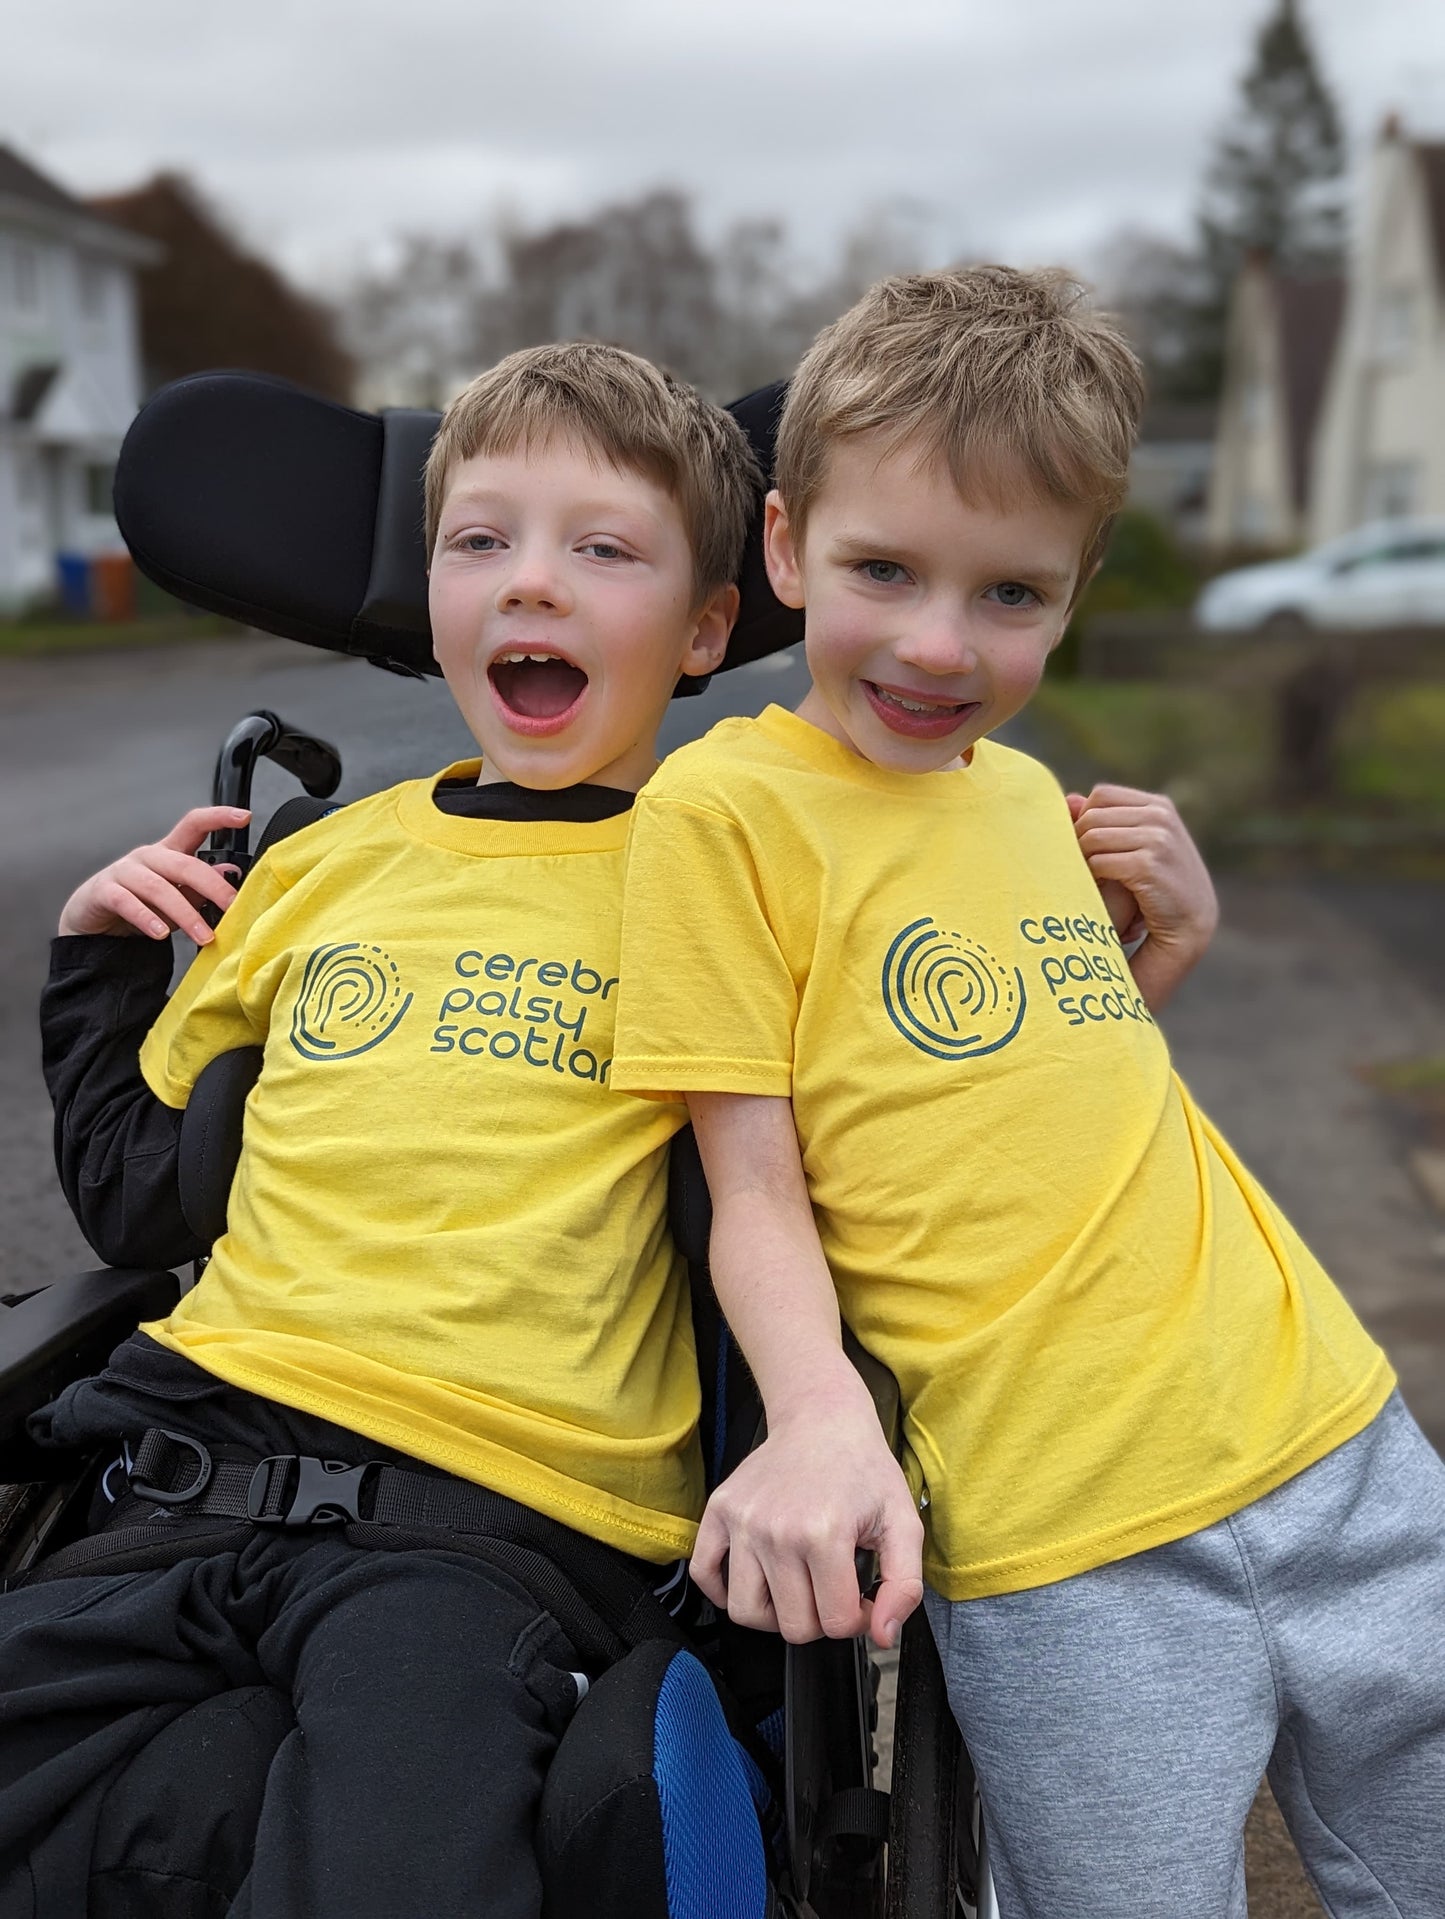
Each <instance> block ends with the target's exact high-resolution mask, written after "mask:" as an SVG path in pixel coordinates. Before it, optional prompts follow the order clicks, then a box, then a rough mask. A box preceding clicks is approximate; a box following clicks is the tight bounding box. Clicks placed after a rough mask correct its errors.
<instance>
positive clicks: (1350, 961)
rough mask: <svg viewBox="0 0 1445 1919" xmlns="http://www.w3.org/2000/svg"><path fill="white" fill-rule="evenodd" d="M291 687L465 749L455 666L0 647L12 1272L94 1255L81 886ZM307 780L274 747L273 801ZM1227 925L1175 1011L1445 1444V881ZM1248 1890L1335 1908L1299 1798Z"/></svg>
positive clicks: (1350, 891) (1312, 1239) (201, 648)
mask: <svg viewBox="0 0 1445 1919" xmlns="http://www.w3.org/2000/svg"><path fill="white" fill-rule="evenodd" d="M803 685H804V680H803V672H802V668H801V664H800V663H799V662H798V661H797V660H795V659H793V658H792V657H791V656H783V657H782V658H781V659H779V660H774V661H764V662H760V663H759V664H758V665H756V666H753V667H745V668H742V669H739V671H737V672H736V673H733V674H728V675H724V676H723V677H722V678H720V679H719V680H717V681H716V682H715V683H714V686H713V688H712V689H711V691H710V692H709V693H708V694H706V695H705V696H703V697H702V698H700V699H689V700H681V701H678V702H675V704H674V707H673V709H672V711H671V713H670V714H669V717H668V721H667V725H666V728H665V730H664V735H663V744H664V746H665V747H669V748H670V747H671V746H674V745H676V744H678V743H680V741H681V740H682V739H685V738H687V737H690V736H691V735H692V734H694V733H696V732H699V731H702V730H704V729H705V728H706V727H708V726H710V725H712V724H713V722H714V721H715V720H717V719H718V718H720V717H722V715H723V714H724V713H727V712H752V711H757V710H758V709H759V708H760V707H761V706H762V705H764V704H765V703H766V702H767V701H769V700H777V701H779V702H780V703H782V704H784V705H790V704H793V703H795V702H796V701H797V699H798V698H799V697H800V695H801V692H802V689H803ZM258 706H266V707H272V708H274V709H276V710H277V711H279V712H280V713H281V714H282V716H283V717H284V718H286V719H288V720H290V721H292V722H294V723H295V724H297V725H300V726H304V727H306V728H307V729H308V730H311V731H314V732H318V733H320V734H322V735H324V736H325V737H327V738H330V739H332V740H334V741H335V742H336V743H337V744H338V745H339V746H340V747H341V749H342V753H343V757H344V761H345V766H346V776H345V781H344V784H343V787H342V795H343V797H347V796H354V795H357V794H360V793H364V792H369V791H373V790H375V789H376V788H377V787H379V786H382V785H386V784H389V783H390V782H392V781H394V780H397V779H400V778H404V777H407V776H409V775H413V774H416V773H419V772H422V771H426V770H429V769H431V768H435V767H439V766H441V765H442V764H444V763H445V762H446V761H447V760H449V759H451V758H460V757H462V756H463V755H465V754H466V753H467V751H468V750H469V747H470V740H469V738H468V736H467V734H466V731H465V729H464V728H463V726H462V724H461V722H460V720H459V719H458V717H457V715H456V714H455V712H454V710H453V709H452V708H451V706H450V703H449V701H448V699H447V696H446V693H445V690H444V689H443V688H442V687H441V686H440V684H439V683H436V682H417V681H408V680H402V679H398V678H396V677H394V676H392V675H389V674H385V673H381V672H378V671H376V670H375V669H373V668H370V667H368V666H365V665H363V664H360V663H357V662H354V661H348V660H343V659H340V658H337V657H335V656H331V655H328V654H324V653H319V652H314V651H311V650H310V649H307V648H304V647H300V646H296V645H292V644H290V643H288V642H284V641H276V640H268V639H263V638H259V637H252V638H248V639H237V640H222V641H205V642H197V643H195V644H191V645H186V646H173V647H168V648H165V649H156V650H154V651H150V652H143V653H129V654H120V653H96V654H90V655H76V656H71V657H68V658H64V659H46V658H41V659H34V658H31V659H0V820H3V822H4V833H3V839H0V899H3V901H4V909H5V910H4V912H3V914H0V979H3V980H4V981H6V982H8V985H7V987H6V990H5V992H4V993H3V995H0V1294H3V1293H7V1292H13V1291H18V1290H25V1289H28V1288H30V1287H33V1286H34V1285H35V1284H37V1283H39V1282H41V1281H43V1280H46V1279H50V1278H53V1277H55V1276H57V1275H58V1274H61V1273H64V1272H67V1271H71V1270H75V1269H77V1268H80V1267H84V1266H88V1265H90V1264H93V1260H92V1258H91V1255H90V1254H89V1251H88V1249H87V1248H86V1246H85V1244H84V1242H83V1241H82V1240H81V1239H80V1236H79V1234H78V1233H77V1231H76V1229H75V1227H74V1225H73V1223H72V1222H71V1220H70V1216H69V1214H68V1212H67V1210H66V1208H65V1205H64V1202H63V1200H62V1199H61V1197H60V1193H59V1190H58V1188H57V1186H56V1183H55V1179H54V1172H53V1166H52V1162H51V1156H50V1137H49V1129H50V1113H49V1105H48V1101H47V1099H46V1097H45V1092H44V1087H43V1085H42V1083H41V1080H40V1074H39V1063H38V1053H39V1048H38V1041H37V1038H36V1029H35V1011H34V1009H35V1003H36V997H37V994H38V992H39V989H40V985H41V981H42V979H43V978H44V973H45V965H46V941H47V938H48V936H49V934H50V933H51V932H52V931H53V928H54V925H55V920H56V916H57V915H58V913H59V910H60V907H61V905H62V903H63V901H64V900H65V898H66V896H67V895H68V893H69V892H70V891H71V889H72V888H73V887H74V886H75V885H76V884H77V883H78V881H79V880H81V879H82V878H84V876H85V875H86V874H87V873H89V872H91V871H93V870H94V869H95V868H96V867H97V866H99V865H101V864H103V863H104V862H105V861H106V860H108V859H111V858H113V857H115V855H116V854H118V853H120V852H122V851H124V850H125V848H127V847H128V846H131V845H133V844H136V843H137V842H139V841H142V840H147V839H153V838H155V837H157V836H158V835H159V834H161V833H162V832H164V831H165V830H166V829H167V827H169V826H170V825H171V824H172V823H173V821H174V820H175V819H176V818H177V817H178V816H179V814H180V813H181V812H182V811H184V810H185V808H186V807H188V806H191V805H196V804H199V803H201V802H203V801H204V800H205V799H206V798H207V796H208V793H209V785H210V773H211V767H212V764H213V761H214V758H215V754H216V750H217V748H218V746H219V744H220V741H221V739H222V737H223V735H224V734H225V732H226V730H227V728H228V727H229V726H230V725H231V724H232V722H233V721H234V720H236V719H237V718H239V717H240V716H241V715H242V714H243V713H245V712H248V711H250V710H252V709H253V708H255V707H258ZM292 791H294V788H293V787H292V786H291V785H290V783H289V782H288V781H287V780H286V778H285V776H284V775H281V774H279V773H277V772H275V770H274V769H273V768H271V767H269V766H263V768H262V770H261V774H260V777H259V778H258V782H257V789H256V803H257V811H258V814H260V815H262V816H264V815H265V814H266V813H267V812H269V811H270V809H271V808H272V807H273V806H274V805H275V804H276V803H277V802H278V801H279V800H280V799H282V798H284V797H288V796H289V794H290V792H292ZM1220 892H1221V899H1222V903H1223V923H1222V925H1221V928H1220V932H1219V934H1218V937H1217V938H1216V940H1215V943H1214V946H1213V948H1212V949H1211V951H1210V953H1209V954H1208V956H1207V957H1206V958H1205V960H1204V961H1203V962H1202V963H1201V965H1200V966H1199V968H1198V969H1197V971H1196V972H1195V974H1194V975H1193V977H1192V978H1191V979H1190V980H1189V981H1188V982H1186V984H1185V985H1184V987H1183V988H1182V989H1181V990H1180V992H1179V994H1178V995H1177V997H1176V999H1175V1001H1174V1003H1173V1004H1172V1005H1171V1006H1170V1007H1169V1009H1168V1010H1167V1013H1166V1015H1165V1018H1164V1022H1163V1023H1164V1026H1165V1030H1166V1032H1167V1034H1168V1037H1169V1041H1170V1044H1171V1047H1172V1048H1173V1051H1174V1055H1175V1059H1176V1063H1177V1064H1178V1066H1179V1069H1180V1071H1181V1073H1182V1074H1183V1076H1184V1078H1185V1079H1186V1081H1187V1082H1188V1083H1189V1085H1190V1086H1191V1088H1192V1089H1193V1091H1194V1093H1195V1095H1196V1097H1197V1098H1198V1099H1199V1101H1200V1103H1201V1104H1202V1105H1203V1106H1204V1108H1205V1110H1206V1111H1207V1112H1208V1113H1209V1114H1210V1116H1211V1117H1212V1118H1213V1119H1214V1120H1215V1122H1216V1123H1217V1124H1218V1125H1219V1126H1220V1127H1221V1128H1222V1130H1223V1131H1224V1133H1225V1134H1226V1135H1227V1137H1228V1138H1229V1139H1230V1140H1231V1142H1232V1143H1233V1145H1234V1146H1235V1147H1236V1148H1237V1150H1238V1151H1239V1152H1240V1153H1241V1155H1242V1156H1243V1158H1244V1159H1245V1161H1246V1163H1247V1164H1249V1165H1250V1166H1251V1167H1252V1168H1253V1169H1254V1170H1255V1172H1256V1173H1257V1174H1258V1175H1259V1176H1260V1177H1261V1179H1262V1180H1263V1181H1264V1184H1265V1185H1266V1186H1267V1188H1268V1189H1269V1191H1270V1192H1271V1193H1272V1194H1273V1196H1274V1197H1275V1199H1276V1200H1277V1201H1278V1202H1279V1203H1280V1204H1281V1205H1282V1206H1283V1207H1284V1209H1285V1211H1286V1212H1287V1213H1288V1214H1289V1215H1290V1217H1291V1219H1292V1220H1293V1221H1294V1223H1295V1225H1296V1226H1297V1228H1298V1229H1299V1230H1300V1231H1301V1232H1302V1233H1303V1235H1304V1237H1305V1239H1306V1240H1307V1241H1308V1242H1309V1243H1310V1244H1311V1245H1312V1246H1313V1248H1314V1249H1315V1251H1316V1252H1317V1253H1318V1254H1319V1256H1320V1257H1321V1259H1322V1260H1323V1261H1324V1263H1325V1265H1326V1267H1327V1268H1328V1269H1329V1270H1330V1271H1331V1272H1332V1273H1333V1274H1334V1275H1335V1277H1336V1278H1337V1279H1338V1281H1339V1283H1340V1285H1341V1286H1342V1287H1343V1289H1344V1291H1345V1293H1346V1294H1347V1295H1348V1297H1349V1298H1350V1300H1351V1301H1352V1303H1353V1304H1354V1306H1355V1308H1356V1310H1357V1311H1358V1312H1359V1313H1360V1315H1361V1317H1362V1318H1363V1319H1364V1321H1365V1323H1366V1324H1367V1325H1368V1326H1369V1327H1370V1328H1371V1330H1372V1331H1373V1332H1374V1334H1375V1335H1376V1336H1377V1337H1378V1338H1379V1339H1380V1340H1381V1342H1382V1343H1383V1344H1384V1346H1385V1348H1386V1350H1387V1351H1388V1352H1389V1353H1390V1355H1391V1357H1392V1359H1393V1360H1394V1363H1395V1365H1396V1367H1397V1369H1398V1371H1399V1374H1400V1377H1401V1381H1402V1384H1403V1386H1404V1389H1405V1392H1406V1396H1407V1398H1408V1399H1409V1401H1410V1403H1411V1405H1412V1406H1413V1408H1414V1410H1415V1413H1416V1416H1417V1417H1418V1418H1419V1419H1420V1421H1421V1424H1422V1425H1423V1426H1424V1427H1425V1429H1426V1431H1427V1432H1428V1433H1429V1434H1430V1435H1431V1437H1432V1439H1433V1440H1434V1442H1435V1444H1436V1445H1437V1446H1438V1447H1441V1448H1442V1449H1445V1217H1442V1216H1441V1215H1440V1214H1438V1213H1436V1212H1434V1211H1433V1210H1432V1209H1431V1207H1430V1205H1429V1204H1428V1203H1427V1201H1426V1199H1425V1197H1424V1195H1423V1193H1422V1191H1421V1190H1420V1189H1419V1187H1418V1186H1417V1185H1416V1184H1415V1182H1414V1181H1413V1180H1412V1178H1411V1176H1410V1173H1409V1171H1408V1167H1407V1141H1406V1139H1405V1137H1404V1135H1403V1134H1402V1132H1401V1129H1400V1126H1399V1124H1398V1122H1397V1119H1396V1117H1395V1115H1394V1114H1392V1112H1391V1111H1390V1109H1389V1108H1388V1106H1387V1105H1386V1103H1385V1101H1384V1100H1383V1099H1382V1097H1381V1096H1380V1095H1378V1094H1377V1093H1375V1092H1374V1091H1373V1090H1372V1089H1371V1087H1370V1086H1369V1084H1368V1083H1367V1082H1366V1080H1365V1078H1364V1077H1363V1075H1364V1073H1365V1071H1366V1070H1367V1069H1368V1068H1369V1067H1371V1066H1372V1065H1378V1064H1381V1063H1385V1062H1391V1061H1397V1060H1404V1059H1411V1058H1421V1057H1435V1058H1445V966H1442V964H1441V953H1442V948H1445V888H1441V887H1439V886H1432V885H1428V884H1424V883H1421V884H1418V885H1411V884H1408V883H1405V882H1392V881H1388V880H1384V879H1373V878H1371V879H1362V880H1339V879H1336V880H1330V881H1328V882H1326V881H1310V880H1307V879H1273V880H1262V879H1252V878H1241V877H1234V876H1230V877H1226V878H1225V879H1224V880H1223V881H1222V883H1221V886H1220ZM1249 1844H1250V1873H1251V1887H1252V1900H1253V1903H1252V1907H1251V1910H1252V1911H1253V1912H1254V1913H1255V1914H1256V1919H1259V1915H1261V1914H1262V1915H1264V1919H1303V1915H1306V1914H1315V1913H1318V1910H1319V1908H1318V1907H1317V1906H1316V1905H1315V1903H1314V1902H1313V1900H1312V1898H1311V1897H1310V1895H1309V1893H1308V1891H1307V1889H1306V1888H1305V1887H1304V1884H1303V1881H1302V1879H1301V1877H1300V1874H1299V1870H1298V1867H1297V1865H1296V1864H1295V1862H1294V1860H1293V1856H1292V1854H1291V1852H1290V1849H1289V1846H1288V1842H1287V1840H1286V1839H1284V1837H1283V1834H1282V1830H1281V1829H1280V1828H1279V1825H1278V1816H1277V1814H1275V1813H1274V1811H1273V1807H1272V1806H1271V1805H1270V1803H1269V1802H1268V1799H1267V1796H1265V1797H1262V1799H1261V1803H1260V1805H1259V1806H1258V1807H1257V1808H1256V1812H1255V1815H1254V1818H1253V1819H1252V1821H1251V1828H1250V1835H1249Z"/></svg>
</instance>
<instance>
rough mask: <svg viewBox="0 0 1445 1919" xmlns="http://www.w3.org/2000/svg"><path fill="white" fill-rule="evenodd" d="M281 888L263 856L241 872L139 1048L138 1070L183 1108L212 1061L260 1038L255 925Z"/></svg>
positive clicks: (261, 956) (260, 965) (262, 986)
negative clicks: (210, 936) (209, 936)
mask: <svg viewBox="0 0 1445 1919" xmlns="http://www.w3.org/2000/svg"><path fill="white" fill-rule="evenodd" d="M283 890H284V889H283V888H282V886H281V884H280V882H279V880H278V879H277V877H276V874H275V872H274V870H273V868H272V866H271V864H270V861H269V860H262V861H261V862H260V863H259V864H258V865H257V866H256V867H255V868H254V869H253V870H252V871H251V873H249V874H248V875H247V878H246V883H245V885H244V886H243V887H242V888H241V890H240V892H239V894H238V895H237V896H236V899H235V901H234V902H233V904H232V905H231V906H230V907H229V908H228V909H227V911H226V912H225V914H224V915H223V916H222V919H221V922H220V924H219V925H218V926H217V928H216V937H215V939H214V940H213V941H212V942H211V944H210V945H209V946H203V947H202V948H201V950H200V951H199V952H198V953H197V954H196V957H195V958H194V959H193V960H192V961H191V964H190V967H189V969H188V970H187V972H186V974H185V976H184V978H183V979H182V980H181V983H180V985H179V986H177V988H176V990H175V992H174V993H172V994H171V996H170V998H169V1000H167V1002H166V1006H165V1011H164V1012H163V1013H162V1014H161V1016H160V1018H159V1019H158V1020H157V1021H156V1023H155V1025H154V1026H153V1027H152V1028H151V1030H150V1032H149V1033H147V1035H146V1037H145V1040H144V1042H143V1044H142V1046H141V1049H140V1067H141V1073H142V1075H143V1076H144V1078H145V1082H146V1085H147V1086H149V1087H150V1089H151V1091H152V1092H153V1093H154V1094H155V1096H156V1098H157V1099H160V1100H164V1102H165V1103H166V1105H167V1106H175V1107H181V1108H184V1107H185V1105H186V1103H187V1101H188V1100H189V1099H190V1096H191V1089H192V1088H193V1087H194V1085H195V1083H196V1081H197V1080H198V1079H199V1078H200V1076H201V1074H202V1072H203V1071H204V1070H205V1068H206V1067H207V1066H209V1065H210V1063H211V1061H212V1060H213V1059H215V1058H216V1057H217V1056H218V1055H219V1054H221V1053H228V1052H230V1051H231V1050H232V1048H233V1047H237V1046H262V1045H264V1044H265V1041H266V1028H267V1011H268V1003H269V1002H268V996H267V993H266V984H267V980H266V975H267V973H268V971H269V970H271V969H268V967H267V965H266V949H267V941H266V938H265V933H264V929H263V928H261V927H260V926H259V922H260V921H261V920H262V919H263V917H264V915H265V914H266V913H267V911H268V910H269V909H270V908H271V907H273V906H274V905H275V904H276V902H277V900H278V898H279V897H280V895H281V893H282V892H283Z"/></svg>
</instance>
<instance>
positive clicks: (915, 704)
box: [878, 686, 962, 713]
mask: <svg viewBox="0 0 1445 1919" xmlns="http://www.w3.org/2000/svg"><path fill="white" fill-rule="evenodd" d="M878 691H879V692H880V693H882V695H883V697H884V699H885V700H888V701H889V702H890V703H891V704H892V705H894V706H901V707H902V708H903V710H904V712H905V713H941V712H944V711H946V710H947V707H948V706H949V705H954V706H958V705H961V704H962V702H961V701H957V700H955V701H952V702H948V701H944V702H940V703H937V704H935V703H934V702H932V701H923V700H905V699H904V697H903V695H902V694H901V693H889V692H888V691H887V690H886V689H885V688H884V687H881V686H880V687H879V689H878Z"/></svg>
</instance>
